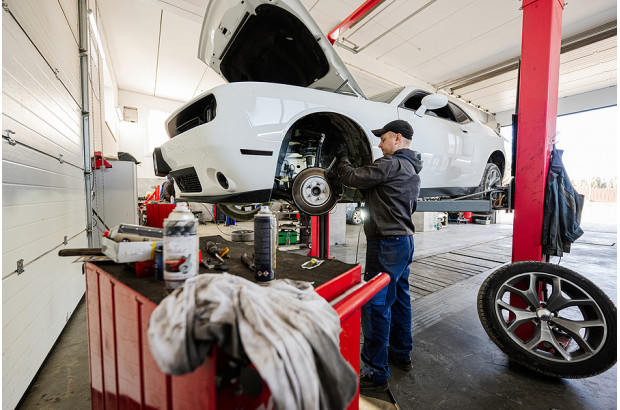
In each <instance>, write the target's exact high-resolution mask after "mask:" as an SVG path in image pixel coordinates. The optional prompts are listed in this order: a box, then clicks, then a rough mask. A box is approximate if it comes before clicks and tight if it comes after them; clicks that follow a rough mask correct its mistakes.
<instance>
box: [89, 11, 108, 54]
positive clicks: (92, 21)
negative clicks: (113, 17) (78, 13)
mask: <svg viewBox="0 0 620 410" xmlns="http://www.w3.org/2000/svg"><path fill="white" fill-rule="evenodd" d="M88 19H89V20H90V26H91V27H92V28H93V33H94V34H95V40H97V45H98V46H99V54H101V58H102V59H104V60H105V53H104V52H103V43H101V37H100V36H99V30H97V21H96V20H95V13H93V11H92V10H91V9H88Z"/></svg>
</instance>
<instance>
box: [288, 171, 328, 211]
mask: <svg viewBox="0 0 620 410" xmlns="http://www.w3.org/2000/svg"><path fill="white" fill-rule="evenodd" d="M291 194H292V195H293V202H295V206H296V207H297V209H299V211H300V212H303V213H306V214H308V215H314V216H316V215H323V214H325V213H327V212H329V211H330V210H331V209H332V208H333V207H334V206H335V205H336V202H338V197H337V195H336V194H335V192H334V189H333V188H332V185H331V184H330V182H329V180H328V178H327V176H326V175H325V170H324V169H322V168H306V169H304V170H303V171H301V172H300V173H299V174H298V175H297V176H296V177H295V180H294V181H293V188H292V189H291Z"/></svg>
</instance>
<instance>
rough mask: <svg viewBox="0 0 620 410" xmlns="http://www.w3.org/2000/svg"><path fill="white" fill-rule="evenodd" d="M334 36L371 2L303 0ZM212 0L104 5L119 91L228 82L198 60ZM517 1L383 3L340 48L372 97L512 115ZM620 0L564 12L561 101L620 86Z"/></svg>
mask: <svg viewBox="0 0 620 410" xmlns="http://www.w3.org/2000/svg"><path fill="white" fill-rule="evenodd" d="M302 2H303V3H304V5H305V6H306V7H307V8H308V9H309V10H310V13H311V14H312V15H313V17H314V18H315V19H316V21H317V22H318V24H319V25H320V26H321V28H322V29H323V31H324V32H325V33H328V32H330V31H331V30H332V29H333V28H334V27H335V26H337V25H338V24H339V23H340V22H341V21H342V20H344V19H345V18H346V17H347V16H349V15H350V14H351V13H352V12H353V11H354V10H356V9H357V8H358V7H359V6H360V5H362V4H363V3H364V1H363V0H302ZM206 4H207V1H206V0H105V1H99V2H98V8H99V24H100V25H101V27H100V31H103V33H104V34H103V35H104V43H105V47H106V52H105V54H106V58H107V59H108V60H109V61H111V65H112V67H113V70H114V75H115V77H116V80H117V83H118V87H119V88H120V89H124V90H129V91H134V92H138V93H143V94H148V95H154V96H157V97H162V98H168V99H173V100H178V101H187V100H189V99H191V98H192V97H194V96H195V95H197V94H200V93H202V92H203V91H206V90H208V89H210V88H212V87H214V86H216V85H218V84H222V83H223V81H222V80H221V79H220V78H219V76H218V75H217V74H215V72H213V71H212V70H210V69H209V68H208V67H207V66H206V65H205V64H204V63H202V62H201V61H200V60H198V58H197V57H196V55H197V49H198V37H199V34H200V28H201V23H202V17H203V14H204V10H205V9H206ZM520 5H521V2H520V1H518V0H500V1H498V0H459V1H456V0H384V1H382V2H380V3H379V5H378V6H377V7H375V8H374V9H373V10H372V11H371V12H370V13H369V14H367V15H366V16H365V17H364V18H363V19H362V20H360V21H358V23H357V24H355V25H354V26H352V27H351V28H350V29H349V30H347V31H345V32H344V33H342V34H341V36H340V38H339V39H338V43H339V44H340V45H339V44H338V43H337V45H336V49H337V51H338V54H339V55H340V56H341V58H342V59H343V60H344V62H345V63H346V64H347V66H348V67H349V70H350V71H351V72H352V73H353V75H354V76H355V78H356V79H357V80H358V83H359V84H360V86H361V87H362V88H363V89H364V92H365V93H366V94H367V95H373V94H376V93H378V92H381V91H383V90H386V89H388V88H391V87H395V86H402V85H415V84H417V85H420V86H422V87H424V88H427V89H433V88H435V89H438V90H443V91H445V92H448V93H452V94H453V95H455V96H459V98H461V99H462V100H463V101H468V102H469V101H470V102H471V103H472V104H473V105H476V106H480V108H482V109H485V110H488V111H489V112H493V113H498V112H502V111H508V110H512V109H513V108H514V105H515V96H516V78H517V75H516V69H515V63H516V61H517V59H518V56H519V54H520V48H521V25H522V15H523V14H522V11H521V10H520V9H519V8H520ZM616 13H617V2H616V0H597V1H571V2H569V3H568V4H567V5H566V7H565V9H564V13H563V23H562V39H563V42H562V44H563V53H562V56H561V66H560V97H564V96H569V95H574V94H579V93H583V92H586V91H592V90H597V89H601V88H605V87H611V86H614V85H616V83H617V79H616V75H617V68H616V65H617V64H616V60H617V57H616V48H617V47H616V42H617V37H616Z"/></svg>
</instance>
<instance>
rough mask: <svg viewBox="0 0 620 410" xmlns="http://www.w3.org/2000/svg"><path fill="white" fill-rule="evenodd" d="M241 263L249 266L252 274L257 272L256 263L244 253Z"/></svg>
mask: <svg viewBox="0 0 620 410" xmlns="http://www.w3.org/2000/svg"><path fill="white" fill-rule="evenodd" d="M241 262H242V263H243V264H244V265H245V266H247V267H248V268H250V270H251V271H252V272H254V271H255V270H256V265H255V264H254V261H253V260H252V259H251V258H250V257H249V256H248V254H247V253H244V254H243V255H241Z"/></svg>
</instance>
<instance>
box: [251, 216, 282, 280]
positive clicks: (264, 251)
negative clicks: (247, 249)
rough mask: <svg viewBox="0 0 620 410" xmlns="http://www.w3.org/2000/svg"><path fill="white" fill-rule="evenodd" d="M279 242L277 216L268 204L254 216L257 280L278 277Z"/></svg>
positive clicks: (255, 272)
mask: <svg viewBox="0 0 620 410" xmlns="http://www.w3.org/2000/svg"><path fill="white" fill-rule="evenodd" d="M277 243H278V229H277V226H276V217H275V215H274V214H272V213H271V211H269V207H268V206H262V207H261V209H260V211H259V212H258V213H257V214H256V216H255V217H254V264H255V265H256V270H255V271H254V279H256V281H257V282H269V281H271V280H274V279H275V278H276V246H277Z"/></svg>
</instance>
